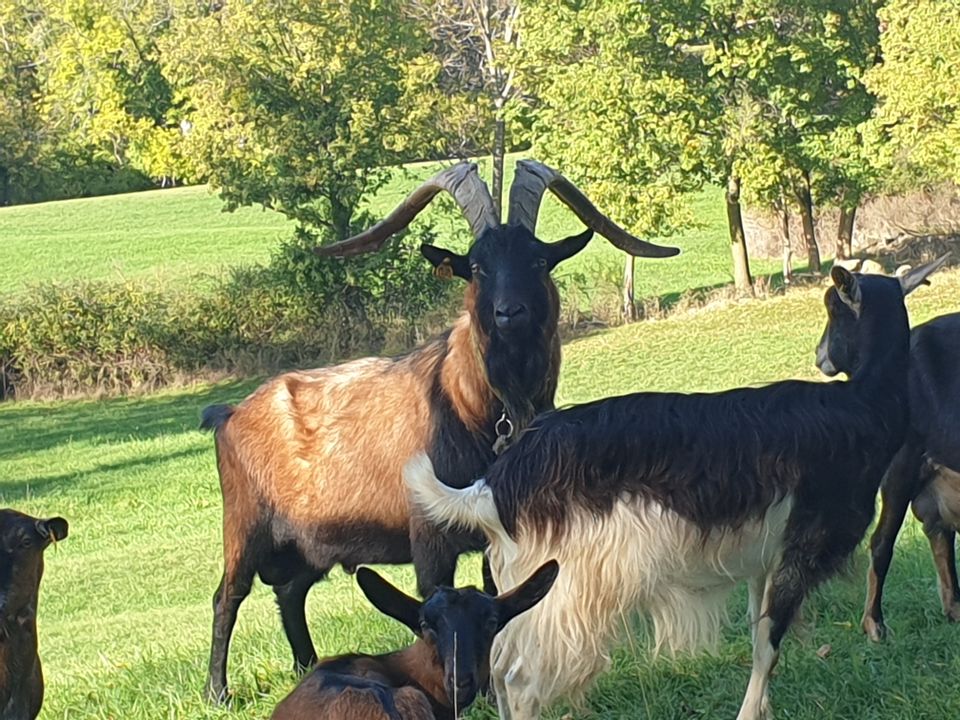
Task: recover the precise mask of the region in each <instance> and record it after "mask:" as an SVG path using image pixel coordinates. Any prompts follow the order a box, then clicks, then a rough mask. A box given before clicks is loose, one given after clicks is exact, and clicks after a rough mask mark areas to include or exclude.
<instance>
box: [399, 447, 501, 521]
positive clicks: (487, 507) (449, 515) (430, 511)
mask: <svg viewBox="0 0 960 720" xmlns="http://www.w3.org/2000/svg"><path fill="white" fill-rule="evenodd" d="M403 479H404V481H406V483H407V488H409V490H410V495H411V499H412V501H413V504H414V505H416V506H417V507H418V508H420V510H421V511H423V512H424V513H425V514H426V516H427V518H429V519H430V520H432V521H433V522H435V523H438V524H440V525H455V526H459V527H462V528H466V529H469V530H482V531H483V532H484V533H486V535H487V537H488V538H492V537H494V536H499V537H506V535H507V532H506V530H504V527H503V523H501V522H500V515H499V514H498V513H497V505H496V503H495V502H494V500H493V492H492V491H491V490H490V487H489V486H488V485H487V482H486V480H484V479H483V478H480V479H479V480H475V481H474V483H473V484H472V485H468V486H467V487H465V488H462V489H461V488H454V487H450V486H449V485H445V484H444V483H443V482H441V481H440V479H439V478H438V477H437V475H436V472H435V471H434V469H433V463H432V462H430V458H429V457H427V454H426V453H423V452H421V453H417V454H416V455H414V456H413V457H412V458H410V460H408V461H407V464H406V465H405V466H404V468H403Z"/></svg>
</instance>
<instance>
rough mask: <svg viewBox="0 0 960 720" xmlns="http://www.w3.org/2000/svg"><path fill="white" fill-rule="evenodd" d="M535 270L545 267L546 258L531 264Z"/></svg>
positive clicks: (538, 259)
mask: <svg viewBox="0 0 960 720" xmlns="http://www.w3.org/2000/svg"><path fill="white" fill-rule="evenodd" d="M533 266H534V267H535V268H545V267H546V266H547V259H546V258H537V261H536V262H535V263H534V264H533Z"/></svg>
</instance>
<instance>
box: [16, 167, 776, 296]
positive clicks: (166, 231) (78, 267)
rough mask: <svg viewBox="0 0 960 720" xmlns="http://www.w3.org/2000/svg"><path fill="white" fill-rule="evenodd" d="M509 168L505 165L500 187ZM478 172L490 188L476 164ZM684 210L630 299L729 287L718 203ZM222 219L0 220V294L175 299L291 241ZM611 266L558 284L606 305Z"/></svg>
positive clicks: (549, 222)
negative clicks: (134, 288)
mask: <svg viewBox="0 0 960 720" xmlns="http://www.w3.org/2000/svg"><path fill="white" fill-rule="evenodd" d="M516 157H519V156H516ZM516 157H513V158H509V159H508V163H507V166H508V172H507V182H508V184H509V181H510V180H511V179H512V177H513V164H514V162H513V161H514V160H515V159H516ZM482 165H483V167H484V172H485V176H486V177H489V171H488V170H487V163H482ZM439 167H440V166H439V165H436V164H432V163H429V164H420V165H415V166H411V167H410V168H408V169H406V170H397V171H396V172H395V173H394V175H393V177H392V179H391V181H390V182H389V184H388V185H387V186H386V187H384V188H383V189H382V190H381V191H380V193H378V195H377V196H376V197H375V198H373V200H372V201H371V203H370V207H369V210H370V211H371V212H372V213H374V214H375V215H376V216H377V217H381V216H382V215H384V214H385V213H387V212H389V211H390V210H392V209H393V208H394V207H395V205H396V204H397V203H398V202H399V201H400V200H401V199H402V198H403V197H404V196H405V195H406V194H407V193H409V192H410V191H411V190H412V189H413V188H414V187H416V185H417V183H418V182H420V181H422V180H424V179H426V177H428V176H429V175H431V174H432V173H433V172H435V171H436V170H438V169H439ZM691 203H692V206H693V208H694V212H695V215H696V217H697V219H698V227H696V228H693V229H691V230H690V231H688V232H687V233H685V234H683V235H682V236H679V237H676V238H671V239H669V240H665V241H664V242H668V243H670V244H675V245H677V246H679V247H681V248H682V249H683V251H684V254H683V255H682V256H681V257H679V258H675V259H672V260H670V261H669V262H664V261H656V260H645V261H640V263H639V264H638V273H637V274H638V277H637V294H638V296H650V295H658V296H659V295H670V294H678V293H681V292H683V291H684V290H686V289H688V288H695V287H713V286H715V285H719V284H725V283H728V282H731V281H732V279H733V278H732V275H731V270H730V252H729V249H728V244H727V242H726V234H725V233H726V230H725V227H726V226H725V219H724V218H725V216H724V212H725V211H724V207H723V197H722V194H721V192H720V191H719V190H717V189H711V190H708V191H704V192H703V193H700V194H698V195H695V196H692V197H691ZM221 207H222V203H221V202H220V200H219V199H218V198H217V197H216V196H215V195H213V194H212V193H211V192H210V191H209V190H208V189H207V188H206V187H186V188H174V189H169V190H154V191H148V192H141V193H133V194H129V195H114V196H109V197H100V198H89V199H81V200H66V201H62V202H50V203H43V204H39V205H23V206H17V207H9V208H0V248H2V250H3V253H4V258H5V259H6V262H4V263H3V265H2V267H0V293H7V292H15V291H17V290H20V289H22V288H24V287H26V286H28V285H31V284H35V283H38V282H50V281H65V280H74V279H113V280H116V279H121V278H124V279H129V278H142V279H146V280H149V281H152V282H155V283H158V284H161V285H173V286H176V287H182V286H186V285H189V284H193V283H196V282H197V281H198V280H202V279H203V278H204V277H206V276H210V275H213V276H218V275H221V274H223V273H224V271H225V270H226V269H227V268H229V267H231V266H234V265H237V264H249V263H263V262H266V261H267V260H268V258H269V256H270V253H271V252H272V251H273V250H274V249H275V248H276V247H277V245H278V243H279V241H280V239H281V238H283V237H287V236H289V235H290V233H291V232H292V228H293V224H292V223H289V222H287V221H285V220H284V218H283V217H282V216H281V215H279V214H278V213H275V212H270V211H263V210H260V209H258V208H257V209H254V208H242V209H240V210H237V211H236V212H233V213H225V212H222V211H221ZM451 208H452V203H451V202H446V203H434V206H433V207H431V208H430V209H429V210H428V211H427V212H425V213H424V214H423V216H422V217H423V219H424V220H425V221H428V222H432V223H434V224H435V227H436V230H437V232H438V236H439V237H438V242H440V243H441V244H448V245H451V246H453V247H460V246H462V244H463V242H464V240H465V239H466V238H467V237H468V231H467V229H466V223H465V222H464V220H463V219H462V218H461V217H460V216H459V215H458V214H457V213H455V212H454V211H453V210H452V209H451ZM540 217H541V220H540V227H539V229H538V232H539V234H540V236H541V237H542V238H543V239H545V240H556V239H559V238H561V237H563V236H565V235H567V234H571V233H575V232H579V231H580V230H581V229H582V226H580V225H579V221H578V220H576V218H575V217H574V216H573V215H572V214H571V213H570V212H569V211H568V210H566V209H565V208H564V207H563V206H562V205H560V203H559V202H557V201H556V200H554V199H553V198H552V196H549V195H548V197H547V199H546V201H545V202H544V205H543V211H542V213H541V216H540ZM418 222H422V221H418ZM622 257H623V256H622V254H621V253H619V252H618V251H616V250H615V249H614V248H613V247H612V246H611V245H610V244H609V243H606V242H605V241H603V240H601V239H599V238H598V239H596V240H594V242H593V243H592V244H591V246H590V247H588V249H587V250H586V251H585V252H584V253H582V254H581V255H580V256H579V257H578V258H577V259H576V260H575V261H572V262H570V263H567V264H565V265H564V266H563V267H562V269H561V270H560V271H559V275H560V278H561V280H563V279H564V277H570V278H571V279H575V280H576V282H577V285H578V286H579V287H581V288H582V289H585V290H586V291H588V292H589V291H592V290H594V289H595V288H598V287H599V288H601V289H606V290H608V291H612V292H613V293H615V292H616V287H617V283H618V282H619V278H620V273H621V265H622ZM425 267H426V262H425ZM755 270H756V271H757V272H761V273H770V272H775V271H776V270H777V264H776V263H775V262H770V261H758V262H756V263H755Z"/></svg>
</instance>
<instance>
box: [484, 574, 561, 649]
mask: <svg viewBox="0 0 960 720" xmlns="http://www.w3.org/2000/svg"><path fill="white" fill-rule="evenodd" d="M559 572H560V564H559V563H558V562H557V561H556V560H551V561H549V562H547V563H544V564H543V565H541V566H540V567H539V568H538V569H537V571H536V572H534V573H533V575H531V576H530V577H529V578H527V579H526V580H525V581H524V582H522V583H520V585H518V586H517V587H515V588H514V589H513V590H511V591H510V592H508V593H506V594H504V595H501V596H499V597H498V598H497V614H498V615H499V618H498V619H499V625H498V626H497V630H498V632H499V630H501V629H502V628H503V626H504V625H506V624H507V623H508V622H510V621H511V620H513V619H514V618H515V617H516V616H517V615H519V614H520V613H522V612H525V611H527V610H529V609H530V608H532V607H533V606H534V605H536V604H537V603H538V602H540V601H541V600H543V596H544V595H546V594H547V592H548V591H549V590H550V588H551V587H553V582H554V581H555V580H556V579H557V573H559Z"/></svg>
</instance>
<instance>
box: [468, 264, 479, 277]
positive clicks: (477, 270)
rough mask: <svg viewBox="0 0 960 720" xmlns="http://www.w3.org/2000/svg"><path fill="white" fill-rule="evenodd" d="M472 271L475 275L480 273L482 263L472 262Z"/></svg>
mask: <svg viewBox="0 0 960 720" xmlns="http://www.w3.org/2000/svg"><path fill="white" fill-rule="evenodd" d="M470 272H472V273H473V274H474V275H479V274H480V264H479V263H470Z"/></svg>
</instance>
